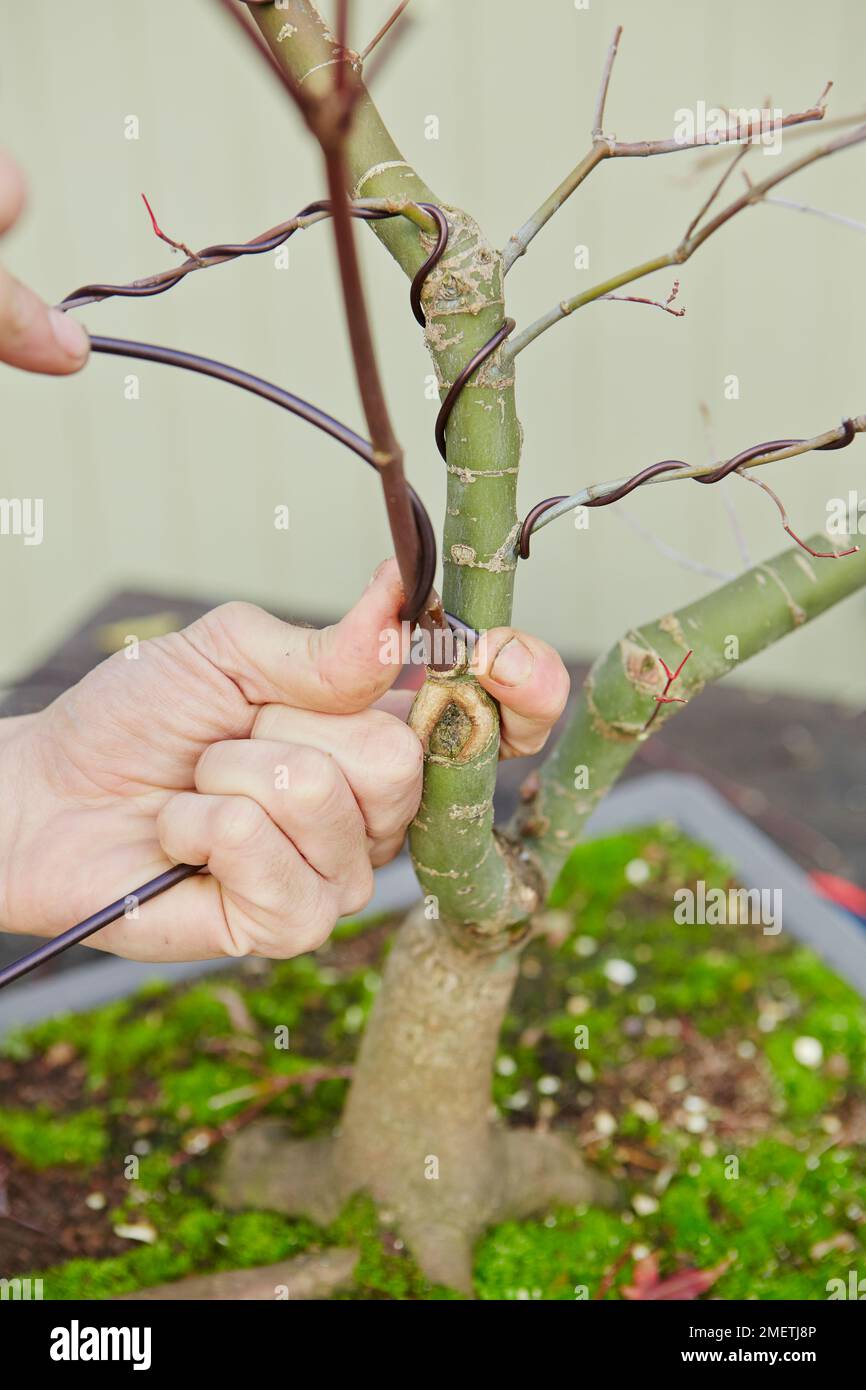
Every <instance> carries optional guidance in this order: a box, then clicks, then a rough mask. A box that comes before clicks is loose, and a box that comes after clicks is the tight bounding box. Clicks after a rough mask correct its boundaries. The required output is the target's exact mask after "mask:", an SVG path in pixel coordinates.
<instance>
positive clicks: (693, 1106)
mask: <svg viewBox="0 0 866 1390" xmlns="http://www.w3.org/2000/svg"><path fill="white" fill-rule="evenodd" d="M706 1108H707V1102H706V1101H705V1100H704V1098H703V1096H686V1098H685V1100H684V1101H683V1109H684V1110H688V1112H689V1114H691V1115H700V1114H702V1113H703V1111H704V1110H706Z"/></svg>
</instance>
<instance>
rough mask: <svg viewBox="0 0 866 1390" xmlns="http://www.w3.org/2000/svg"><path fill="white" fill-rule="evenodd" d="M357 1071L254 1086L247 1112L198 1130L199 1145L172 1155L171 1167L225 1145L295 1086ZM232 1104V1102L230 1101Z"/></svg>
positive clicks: (288, 1077)
mask: <svg viewBox="0 0 866 1390" xmlns="http://www.w3.org/2000/svg"><path fill="white" fill-rule="evenodd" d="M352 1072H353V1068H352V1067H311V1068H310V1069H309V1070H308V1071H302V1072H290V1073H285V1074H283V1075H280V1076H270V1077H268V1079H267V1080H266V1081H263V1082H261V1083H260V1084H259V1085H258V1086H256V1087H254V1088H253V1090H254V1093H255V1096H256V1099H255V1100H254V1101H253V1103H252V1105H248V1106H246V1108H245V1109H244V1110H240V1111H238V1113H237V1114H236V1115H232V1117H231V1119H228V1120H224V1121H223V1123H222V1124H221V1125H215V1126H212V1127H207V1128H204V1129H200V1130H197V1131H196V1135H195V1138H196V1143H195V1144H194V1145H193V1146H192V1147H191V1148H189V1149H185V1150H183V1151H182V1152H181V1153H176V1154H173V1155H172V1158H171V1166H172V1167H173V1168H179V1167H180V1166H181V1164H184V1163H188V1162H189V1161H190V1159H192V1158H198V1157H200V1155H201V1154H203V1153H209V1152H210V1150H211V1149H212V1148H213V1147H214V1145H215V1144H221V1143H223V1142H224V1141H225V1140H226V1139H230V1138H231V1137H232V1135H234V1134H237V1132H238V1130H240V1129H243V1127H244V1125H248V1124H251V1123H252V1121H253V1120H255V1119H256V1118H257V1117H258V1116H259V1115H260V1114H261V1112H262V1111H263V1110H266V1109H267V1107H268V1106H269V1105H270V1104H271V1103H272V1101H274V1100H276V1098H277V1097H278V1096H281V1095H282V1094H283V1092H284V1091H288V1090H290V1089H291V1088H292V1087H293V1086H300V1087H301V1089H302V1090H305V1091H311V1090H312V1089H313V1087H314V1086H318V1085H319V1083H320V1082H322V1081H336V1080H341V1081H342V1080H348V1079H349V1078H350V1077H351V1075H352ZM219 1100H220V1097H219V1096H215V1097H214V1098H213V1100H212V1101H211V1106H212V1107H213V1108H214V1109H218V1108H219V1106H218V1105H214V1101H219ZM227 1103H230V1102H227Z"/></svg>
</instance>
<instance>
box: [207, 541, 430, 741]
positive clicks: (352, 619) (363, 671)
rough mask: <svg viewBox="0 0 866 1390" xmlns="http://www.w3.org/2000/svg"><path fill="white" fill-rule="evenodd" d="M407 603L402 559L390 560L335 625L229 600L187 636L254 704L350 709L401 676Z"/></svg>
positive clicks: (333, 710)
mask: <svg viewBox="0 0 866 1390" xmlns="http://www.w3.org/2000/svg"><path fill="white" fill-rule="evenodd" d="M402 603H403V589H402V586H401V584H400V574H399V571H398V569H397V563H396V561H395V560H387V561H386V562H385V563H384V564H383V565H380V566H379V568H378V569H377V571H376V573H375V574H374V576H373V578H372V580H371V581H370V584H369V585H368V587H367V589H366V590H365V592H364V593H363V594H362V596H361V598H360V599H359V600H358V602H357V603H356V604H355V606H354V608H352V609H351V610H350V611H349V612H348V613H347V614H346V616H345V617H344V618H342V619H341V620H340V622H338V623H335V624H334V625H333V626H332V627H326V628H323V629H321V630H320V629H318V628H305V627H294V626H292V624H290V623H284V622H281V621H280V619H279V618H275V617H273V616H272V615H271V614H270V613H266V612H265V611H264V610H263V609H261V608H256V607H255V606H254V605H253V604H249V603H227V604H224V605H223V606H222V607H221V608H215V609H214V610H213V611H212V612H210V613H206V614H205V615H204V617H203V618H199V619H198V621H197V622H194V623H193V624H192V626H191V627H188V628H186V630H185V634H184V635H185V636H186V637H187V639H188V640H189V641H190V642H191V643H192V644H193V646H194V647H195V648H196V649H197V650H198V651H199V652H201V653H202V654H203V655H204V656H206V657H207V658H208V659H209V660H210V661H212V662H213V663H214V665H216V666H217V667H218V668H219V669H220V670H221V671H223V672H224V673H225V674H226V675H227V676H230V677H231V678H232V680H234V681H235V683H236V684H237V685H238V686H239V688H240V689H241V691H242V692H243V694H244V695H245V697H246V698H247V700H249V701H250V703H251V704H255V705H264V704H269V703H272V702H276V703H280V704H282V703H288V704H292V705H297V706H300V707H301V708H304V709H315V710H324V711H330V712H331V713H336V714H346V713H350V712H353V711H355V710H361V709H366V708H367V706H368V705H371V704H372V703H373V702H374V701H375V700H377V699H378V698H379V697H380V696H381V695H383V694H384V692H385V691H386V690H388V689H389V687H390V686H391V685H392V684H393V682H394V681H395V679H396V677H397V674H398V672H399V671H400V669H401V665H402V662H401V659H400V626H399V616H398V615H399V611H400V607H401V605H402Z"/></svg>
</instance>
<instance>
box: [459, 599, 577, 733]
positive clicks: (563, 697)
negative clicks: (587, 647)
mask: <svg viewBox="0 0 866 1390" xmlns="http://www.w3.org/2000/svg"><path fill="white" fill-rule="evenodd" d="M472 672H473V674H474V675H475V676H476V677H477V680H478V683H479V685H482V686H483V687H484V689H485V690H486V691H487V693H488V694H489V695H492V696H493V697H494V699H495V700H498V702H499V711H500V722H501V740H502V741H501V749H500V752H501V756H502V757H504V758H514V757H519V756H522V755H524V754H530V753H537V752H538V751H539V749H541V748H543V747H544V744H545V743H546V742H547V736H548V734H549V733H550V730H551V729H552V728H553V726H554V724H555V723H556V721H557V719H558V718H559V716H560V715H561V714H562V711H563V710H564V709H565V705H566V702H567V700H568V690H569V684H570V682H569V676H568V672H567V670H566V669H565V666H564V665H563V662H562V659H561V657H560V656H559V653H558V652H556V651H555V650H554V648H553V647H551V646H549V645H548V643H547V642H542V641H541V639H540V638H539V637H530V636H528V635H527V634H526V633H525V632H517V631H516V630H515V629H514V628H510V627H497V628H491V629H489V630H488V631H487V632H485V633H483V634H482V636H481V637H480V639H479V641H478V643H477V644H476V647H475V652H474V655H473V659H472Z"/></svg>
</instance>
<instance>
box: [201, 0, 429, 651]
mask: <svg viewBox="0 0 866 1390" xmlns="http://www.w3.org/2000/svg"><path fill="white" fill-rule="evenodd" d="M220 3H221V4H222V5H223V6H224V7H225V8H227V9H229V10H230V11H231V12H232V13H233V14H234V15H235V17H236V18H237V19H238V21H239V23H240V27H241V28H242V30H243V32H244V33H245V34H246V35H247V36H248V37H249V38H250V40H251V41H252V42H253V43H254V46H255V47H256V49H257V50H258V51H259V52H261V48H260V45H259V43H258V41H257V40H256V38H255V35H254V34H253V32H252V30H251V29H250V28H249V26H248V25H247V24H246V23H245V22H244V21H243V20H242V19H240V16H239V15H238V14H237V11H236V10H235V8H234V6H233V5H232V4H231V0H220ZM246 3H249V0H246ZM254 3H255V4H256V6H257V7H258V6H259V5H260V3H261V0H254ZM268 8H270V6H268ZM348 27H349V0H338V5H337V24H336V33H337V42H336V44H335V45H334V49H333V52H334V54H335V55H336V56H335V57H334V59H333V61H332V63H329V66H333V69H334V75H333V81H332V83H331V84H330V85H329V86H328V87H326V88H325V89H324V90H322V91H318V90H317V91H316V93H315V94H314V92H313V90H312V89H310V90H307V89H306V88H305V87H304V86H303V85H302V83H301V82H300V81H298V80H296V78H295V77H293V76H292V75H290V74H289V72H288V71H287V69H285V68H284V67H283V66H282V65H280V64H279V63H277V62H276V59H275V58H274V57H273V55H272V54H270V50H268V52H269V56H270V59H271V63H272V66H274V67H275V68H276V71H277V72H278V73H279V76H280V80H281V81H282V83H283V86H284V87H285V89H286V90H287V91H288V92H289V94H290V96H291V97H292V99H293V100H294V101H295V102H296V104H297V105H298V107H299V108H300V110H301V112H302V114H303V115H304V118H305V120H306V122H307V125H308V127H309V129H310V130H311V131H312V133H313V135H314V136H315V137H316V140H317V141H318V143H319V147H320V149H321V151H322V155H323V156H324V161H325V171H326V174H327V179H328V192H329V196H330V203H331V214H332V217H333V222H334V236H335V241H336V247H337V263H338V266H339V272H340V285H341V288H342V292H343V305H344V309H345V314H346V326H347V330H348V334H349V342H350V345H351V350H352V360H353V363H354V368H355V379H356V381H357V384H358V391H359V394H360V397H361V404H362V407H363V410H364V416H365V419H366V421H367V428H368V430H369V432H370V440H371V443H372V446H373V461H374V463H375V464H376V466H377V468H378V469H379V474H380V477H381V480H382V489H383V492H384V496H385V506H386V508H387V512H388V522H389V526H390V529H391V536H392V539H393V542H394V549H395V551H396V555H397V563H398V565H399V567H400V577H401V579H402V581H403V589H404V594H405V597H406V601H407V603H411V602H412V599H413V596H414V591H415V588H416V585H417V583H418V577H419V569H420V561H421V543H420V538H419V535H418V529H417V527H416V525H415V517H414V514H413V511H412V503H411V500H410V496H409V490H408V487H407V485H406V477H405V474H404V471H403V450H402V448H401V447H400V444H399V443H398V441H397V436H396V434H395V433H394V428H393V425H392V423H391V417H390V414H389V411H388V406H387V402H386V400H385V392H384V388H383V385H382V379H381V376H380V374H379V367H378V362H377V359H376V350H375V347H374V344H373V334H372V329H371V326H370V318H369V314H368V312H367V301H366V296H365V294H364V286H363V282H362V279H361V270H360V264H359V261H358V253H357V248H356V246H355V236H354V229H353V227H352V217H351V211H350V201H349V195H348V193H347V191H346V190H347V187H348V184H349V178H348V173H347V169H346V157H345V150H346V140H347V137H348V133H349V129H350V126H351V121H352V113H353V110H354V108H355V105H356V103H357V101H358V100H359V98H360V97H361V95H362V94H363V91H364V88H363V85H362V83H361V80H360V76H359V69H360V60H359V58H358V56H357V54H354V53H352V52H351V50H350V49H349V47H348ZM424 598H425V599H426V600H428V601H429V608H428V613H429V614H431V615H432V622H433V623H434V624H435V625H436V626H444V625H445V617H444V614H443V612H442V607H441V604H440V603H439V599H438V597H437V596H436V595H435V593H433V592H432V591H431V594H430V595H425V596H424ZM420 621H422V622H425V623H426V624H427V625H428V626H429V624H430V618H429V617H428V616H427V615H426V614H422V617H421V619H420Z"/></svg>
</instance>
